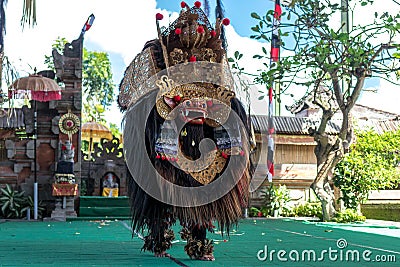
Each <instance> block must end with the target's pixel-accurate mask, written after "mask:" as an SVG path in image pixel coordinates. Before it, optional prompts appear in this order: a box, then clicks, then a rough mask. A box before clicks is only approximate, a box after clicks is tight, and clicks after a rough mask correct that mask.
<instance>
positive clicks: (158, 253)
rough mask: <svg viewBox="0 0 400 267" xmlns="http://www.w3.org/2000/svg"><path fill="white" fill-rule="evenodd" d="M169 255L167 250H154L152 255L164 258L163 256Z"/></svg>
mask: <svg viewBox="0 0 400 267" xmlns="http://www.w3.org/2000/svg"><path fill="white" fill-rule="evenodd" d="M169 256H170V255H169V254H168V253H167V252H165V251H162V252H155V253H154V257H157V258H165V257H169Z"/></svg>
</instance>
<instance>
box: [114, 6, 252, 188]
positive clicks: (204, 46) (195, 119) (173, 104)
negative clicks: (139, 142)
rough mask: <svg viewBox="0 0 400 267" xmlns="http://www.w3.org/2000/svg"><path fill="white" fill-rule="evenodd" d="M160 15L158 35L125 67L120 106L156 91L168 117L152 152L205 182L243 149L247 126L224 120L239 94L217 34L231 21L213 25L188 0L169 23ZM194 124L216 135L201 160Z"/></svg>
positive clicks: (162, 112) (161, 111)
mask: <svg viewBox="0 0 400 267" xmlns="http://www.w3.org/2000/svg"><path fill="white" fill-rule="evenodd" d="M162 17H163V16H162V15H161V14H157V16H156V19H157V30H158V37H159V38H158V40H155V41H150V42H148V43H147V44H146V46H145V48H144V50H143V51H142V52H141V53H140V54H139V55H138V56H136V58H135V59H134V60H133V62H132V63H131V64H130V66H129V67H128V68H127V70H126V72H125V76H124V78H123V80H122V82H121V85H120V95H119V99H118V101H119V104H120V107H121V108H122V109H129V108H130V107H134V106H135V105H136V104H137V103H138V101H140V100H141V99H142V98H143V97H144V96H146V95H148V94H149V93H151V92H152V91H155V90H158V91H157V98H156V101H155V107H156V112H157V113H158V115H159V116H160V117H161V118H162V119H164V122H163V123H162V125H161V127H160V129H159V131H158V132H157V133H156V142H155V148H154V151H155V155H151V156H154V158H155V159H156V160H162V161H164V160H166V161H170V162H171V163H172V164H174V166H176V167H179V169H181V170H183V171H185V172H186V173H188V174H190V175H191V176H192V177H193V178H194V179H195V180H197V181H198V182H200V183H201V184H208V183H210V182H211V181H213V179H214V178H215V177H216V175H217V174H219V173H221V172H222V171H223V169H224V167H225V165H226V163H227V161H228V158H229V157H230V156H231V155H240V156H244V154H245V152H244V150H245V149H243V147H242V135H243V132H242V130H241V128H243V127H241V126H240V125H239V122H237V124H236V123H233V124H232V123H228V124H227V123H226V122H227V121H228V120H229V117H230V114H231V111H232V107H231V101H232V99H233V98H235V93H234V89H233V88H234V82H233V78H232V75H231V72H230V69H229V65H228V62H227V59H226V53H225V51H224V49H223V48H222V41H221V40H220V38H219V36H220V32H221V27H222V26H223V25H228V24H229V20H227V19H224V20H222V21H221V20H219V19H217V21H216V23H215V27H212V25H211V24H210V22H209V21H208V19H207V16H206V15H205V14H204V12H203V10H202V9H201V8H199V7H197V6H194V7H192V8H189V7H188V6H187V5H186V6H185V7H183V10H182V12H181V13H180V15H179V17H178V18H177V19H176V20H175V21H174V22H173V23H171V24H170V25H169V26H168V27H166V28H165V27H164V28H161V27H160V25H159V21H160V20H162ZM185 125H187V126H185ZM191 125H197V126H202V125H203V126H204V127H206V128H207V127H209V128H211V129H212V130H211V132H212V134H211V135H212V136H207V137H208V138H211V139H212V140H213V141H214V143H215V144H214V145H211V146H208V148H206V149H205V150H204V151H201V152H202V153H201V154H202V156H201V158H200V160H198V155H195V154H199V153H195V152H193V151H194V150H193V149H192V147H195V146H199V145H200V144H199V140H198V138H196V137H198V136H197V134H196V132H194V131H190V129H192V128H193V127H191ZM227 127H228V128H229V129H227ZM228 132H229V134H228ZM232 133H234V134H233V135H232ZM200 149H201V148H200ZM203 152H204V153H203ZM196 166H197V167H196Z"/></svg>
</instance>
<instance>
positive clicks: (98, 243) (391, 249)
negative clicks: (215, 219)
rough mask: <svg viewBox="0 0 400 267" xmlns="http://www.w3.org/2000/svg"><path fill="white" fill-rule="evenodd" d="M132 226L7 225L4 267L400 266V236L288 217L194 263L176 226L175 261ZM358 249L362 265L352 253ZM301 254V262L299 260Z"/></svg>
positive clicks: (2, 231) (252, 223)
mask: <svg viewBox="0 0 400 267" xmlns="http://www.w3.org/2000/svg"><path fill="white" fill-rule="evenodd" d="M128 225H129V222H127V221H69V222H11V221H6V222H1V223H0V238H1V239H0V240H1V241H0V266H28V265H29V266H321V265H323V266H364V265H371V266H372V265H374V266H398V264H399V261H400V249H399V243H400V238H396V237H390V236H383V235H377V234H372V233H364V232H356V231H349V230H343V229H340V228H332V227H329V225H324V227H321V226H320V225H318V224H315V223H304V222H301V221H293V220H283V219H277V220H265V219H264V220H262V219H260V220H252V219H249V220H243V221H241V222H240V223H239V225H238V227H237V229H236V230H234V231H232V232H231V233H230V237H229V238H228V237H226V235H225V236H224V237H222V236H221V235H220V234H219V233H215V234H209V235H208V236H209V238H212V239H214V242H215V253H214V254H215V257H216V261H214V262H201V261H195V260H190V259H189V258H188V257H187V255H186V254H185V253H184V251H183V248H184V246H185V242H184V241H182V240H180V236H179V234H178V231H179V229H180V228H179V227H178V226H175V227H174V230H175V233H176V235H175V236H176V240H175V243H174V245H173V247H172V249H171V250H170V251H169V253H170V254H171V256H172V257H173V259H171V258H155V257H153V256H152V254H151V253H148V252H146V253H145V252H141V251H140V248H141V246H142V240H141V239H140V238H138V237H137V236H135V237H133V238H132V237H131V233H130V230H129V226H128ZM341 238H342V239H345V240H346V242H347V246H346V247H344V248H343V249H339V248H338V246H337V243H336V242H337V240H338V239H341ZM342 241H343V240H342ZM343 242H344V241H343ZM265 246H267V250H268V254H269V255H270V253H271V251H272V250H275V251H276V252H275V253H273V257H272V259H271V258H270V257H268V258H267V259H265V261H260V260H259V259H258V258H257V253H258V252H259V251H260V250H262V251H264V249H265ZM329 249H331V251H333V250H336V251H337V252H336V254H333V255H336V256H337V257H338V258H337V259H336V260H332V259H334V257H332V258H329V255H328V254H326V253H325V254H323V257H321V251H323V250H329ZM279 250H282V251H284V252H285V253H286V254H282V253H283V252H280V253H281V260H279V259H278V256H277V251H279ZM311 250H313V251H315V253H316V257H315V260H314V259H313V255H312V253H311V252H310V251H311ZM366 250H370V251H371V254H370V255H368V258H370V259H371V260H375V258H376V256H380V258H382V257H383V256H384V257H386V259H387V260H391V261H392V262H386V263H382V262H379V263H377V262H372V261H371V262H366V261H365V260H364V259H363V258H362V253H364V252H365V251H366ZM355 251H358V252H357V253H359V255H360V257H361V259H360V260H359V261H354V260H353V258H352V256H351V255H350V254H351V253H356V252H355ZM296 253H298V254H299V261H296V262H294V261H293V260H291V258H292V259H294V258H295V257H296ZM340 253H342V259H340ZM346 253H347V254H348V255H349V256H348V259H349V260H346ZM349 253H350V254H349ZM302 254H303V255H304V260H302V259H301V258H302ZM289 255H290V256H291V258H290V257H289ZM391 255H394V257H395V258H394V259H395V260H396V261H397V263H396V262H393V259H392V258H391ZM260 256H261V257H263V256H264V253H261V254H260ZM389 256H390V257H389ZM318 258H321V260H319V259H318ZM284 259H286V260H287V261H286V262H284V261H282V260H284Z"/></svg>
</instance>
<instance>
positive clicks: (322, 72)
mask: <svg viewBox="0 0 400 267" xmlns="http://www.w3.org/2000/svg"><path fill="white" fill-rule="evenodd" d="M387 1H388V2H389V1H390V0H387ZM348 2H349V3H350V5H349V6H345V7H343V8H342V7H341V6H340V5H339V4H337V3H333V1H330V0H320V1H315V0H296V1H295V2H294V3H293V4H292V5H291V6H290V7H289V8H287V10H288V12H287V13H283V14H282V17H283V16H286V19H287V21H286V22H283V23H282V24H281V27H280V30H279V31H280V36H281V38H282V39H281V43H280V45H281V48H282V50H287V54H288V55H287V56H286V55H285V56H284V57H281V60H280V61H279V62H277V63H274V64H273V65H272V67H271V68H270V69H269V70H265V71H262V72H261V73H260V75H259V76H258V78H257V79H256V81H257V82H259V83H263V84H266V86H271V84H272V83H273V81H277V80H279V83H280V89H281V90H282V91H281V92H276V94H275V95H278V96H279V95H280V93H287V92H288V91H287V89H288V88H289V87H294V86H296V87H303V88H305V91H306V92H307V93H309V94H311V95H313V102H314V103H315V104H316V105H318V106H319V107H320V108H321V110H322V115H321V118H320V120H319V123H318V124H319V125H317V127H310V129H309V132H310V135H311V136H313V137H314V140H315V141H316V143H317V145H316V148H315V155H316V158H317V175H316V178H315V180H314V182H313V183H312V185H311V187H312V189H313V190H314V192H315V193H316V195H317V196H318V198H319V200H320V201H321V203H322V209H323V217H324V220H329V219H330V218H331V217H332V216H333V215H334V213H335V208H334V206H333V203H334V195H333V192H332V190H331V187H330V185H329V181H330V180H331V178H332V171H333V169H334V167H335V166H336V164H337V163H338V162H339V161H340V160H341V159H342V158H343V156H344V155H345V153H347V152H348V150H349V147H350V144H351V142H352V140H353V126H352V124H351V116H350V112H351V110H352V108H353V106H354V104H355V103H356V101H357V100H358V98H359V96H360V94H361V92H362V90H363V86H364V82H365V80H366V79H368V78H371V77H378V78H382V79H386V80H389V81H392V82H393V80H392V77H394V73H395V72H396V71H398V70H399V61H398V59H397V60H395V56H398V53H397V54H396V53H395V52H396V49H397V51H400V46H399V44H395V43H394V42H393V40H394V38H395V37H398V36H399V35H400V22H399V21H400V15H399V14H398V13H395V14H394V15H391V14H390V12H389V11H388V12H383V14H378V13H377V12H376V13H375V17H374V18H373V20H372V21H371V20H365V19H364V22H366V23H365V24H363V25H354V26H353V27H351V28H350V29H349V31H348V32H346V31H343V30H342V29H343V26H344V25H338V26H334V25H333V24H334V23H333V22H334V21H337V17H335V16H336V15H340V13H341V12H342V11H344V9H345V8H349V9H350V11H352V12H353V13H358V14H363V8H366V7H367V6H369V5H370V4H373V2H374V1H373V0H368V1H364V0H349V1H348ZM393 2H394V3H397V4H398V2H396V1H393ZM379 3H380V4H381V5H382V1H380V2H379ZM398 5H399V6H400V4H398ZM273 16H274V11H268V12H267V13H266V15H265V16H259V15H258V14H256V13H253V14H252V17H253V18H255V19H256V20H257V22H258V23H257V25H256V26H255V27H253V28H252V30H253V31H254V32H255V34H254V35H253V36H252V38H255V39H258V40H264V41H271V38H270V34H269V32H270V31H271V29H272V21H273ZM335 18H336V19H335ZM378 42H379V43H378ZM268 50H269V49H265V48H264V49H263V54H262V55H255V58H259V59H260V60H269V53H268V52H267V51H268ZM265 65H266V66H269V64H266V63H265ZM391 75H393V76H391ZM342 81H343V84H342ZM296 90H300V89H298V88H296ZM279 100H280V99H278V101H279ZM335 113H341V114H342V122H341V126H340V130H339V132H338V133H337V134H335V135H328V134H327V133H326V127H327V125H328V122H329V121H331V119H332V117H333V115H334V114H335Z"/></svg>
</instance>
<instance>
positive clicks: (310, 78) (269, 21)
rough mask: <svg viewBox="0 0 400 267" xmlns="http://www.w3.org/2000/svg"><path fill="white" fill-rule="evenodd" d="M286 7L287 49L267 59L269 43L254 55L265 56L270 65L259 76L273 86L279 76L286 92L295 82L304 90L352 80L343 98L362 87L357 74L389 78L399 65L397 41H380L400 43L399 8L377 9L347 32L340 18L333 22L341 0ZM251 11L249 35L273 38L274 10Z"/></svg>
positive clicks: (283, 32) (358, 5)
mask: <svg viewBox="0 0 400 267" xmlns="http://www.w3.org/2000/svg"><path fill="white" fill-rule="evenodd" d="M373 2H376V1H371V0H368V1H351V3H349V4H350V6H349V9H350V11H349V12H350V14H351V13H352V12H353V13H355V12H357V13H362V12H363V11H364V10H365V7H366V6H368V8H370V7H369V5H370V4H372V3H373ZM283 11H286V12H283V13H282V16H281V25H280V27H279V36H280V47H281V50H287V51H288V53H283V52H282V53H281V55H282V56H281V58H280V60H279V62H276V63H273V64H272V66H270V64H269V62H270V49H269V46H266V47H263V49H262V51H260V53H259V54H257V55H254V58H257V59H260V60H263V61H265V62H266V63H264V65H265V66H266V67H267V68H266V69H265V70H263V71H262V72H261V73H260V74H259V76H258V77H257V79H256V81H257V82H259V83H263V84H264V83H265V84H266V86H267V87H271V86H272V84H273V81H276V80H279V81H280V85H281V86H280V90H281V93H285V92H286V91H287V90H288V88H290V87H292V86H293V85H297V86H304V88H305V89H306V90H314V89H315V88H318V87H319V86H320V85H323V86H325V87H330V88H332V87H334V86H338V87H340V84H338V83H336V82H337V81H339V80H342V79H343V80H347V81H348V83H349V84H348V86H346V87H348V92H344V94H343V101H346V99H347V97H348V96H349V95H351V93H352V91H353V90H358V89H359V88H356V87H357V86H358V85H359V83H358V82H355V80H356V78H360V77H361V78H362V79H364V78H365V77H369V76H374V77H381V78H386V79H387V78H388V76H389V75H391V74H393V73H394V72H395V71H396V70H398V67H399V62H398V60H396V57H398V52H399V49H398V47H397V51H396V49H395V48H396V45H382V44H392V43H396V42H395V38H398V36H399V35H400V14H399V13H398V12H397V13H396V12H392V11H391V10H388V11H386V12H382V14H378V13H376V14H375V19H373V20H365V21H364V22H363V23H362V24H359V23H358V22H357V23H352V22H350V25H352V27H350V29H349V32H348V33H345V32H343V31H342V27H343V26H342V25H341V24H339V23H332V22H333V21H335V20H336V18H337V17H340V14H341V12H342V7H341V5H340V4H338V3H337V1H331V0H321V1H314V0H304V1H293V4H291V7H290V8H288V9H284V10H283ZM390 12H392V13H393V15H391V14H390ZM251 17H252V18H253V19H254V20H255V26H254V27H252V28H251V29H252V31H253V32H254V34H253V35H251V38H253V39H256V40H260V41H264V42H267V43H268V44H269V43H270V42H271V30H272V29H273V20H274V11H273V10H268V11H267V12H266V13H265V15H262V14H257V13H252V14H251ZM350 19H352V17H351V16H350ZM396 36H397V37H396ZM377 39H379V42H377V41H376V40H377ZM393 50H394V51H393ZM383 51H384V52H383ZM283 55H284V56H283ZM392 63H393V64H392ZM337 89H338V88H336V90H337ZM297 90H298V88H297ZM346 90H347V89H346ZM358 95H359V94H355V95H354V96H352V97H358Z"/></svg>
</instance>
